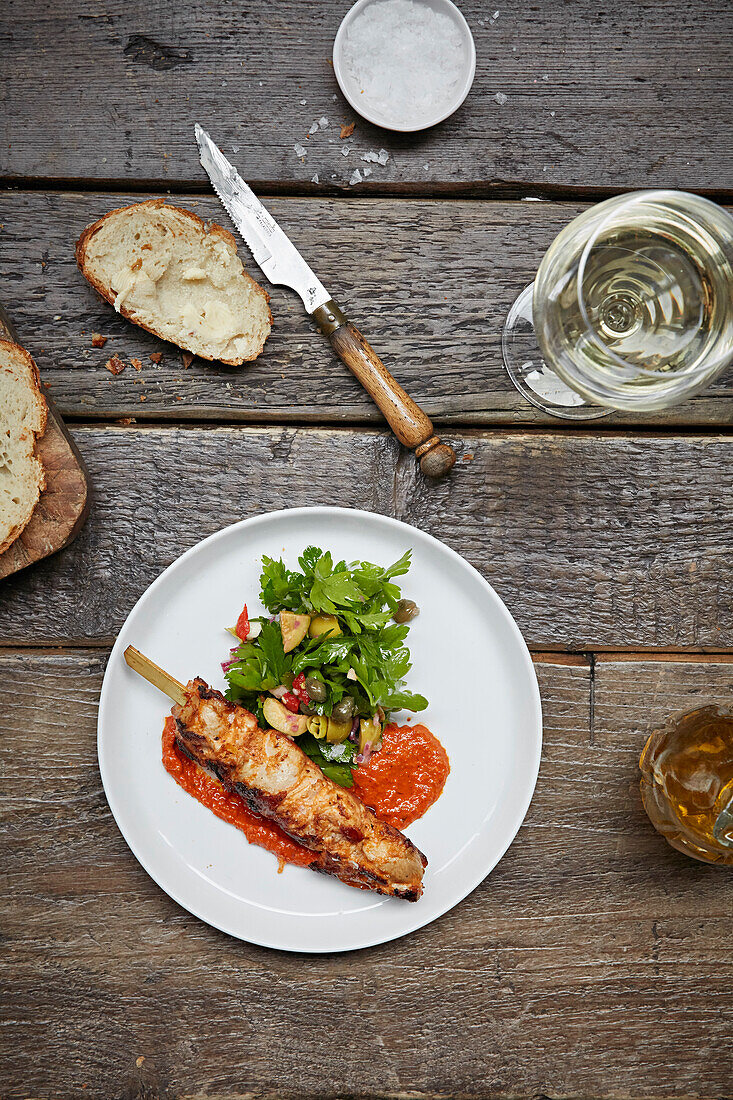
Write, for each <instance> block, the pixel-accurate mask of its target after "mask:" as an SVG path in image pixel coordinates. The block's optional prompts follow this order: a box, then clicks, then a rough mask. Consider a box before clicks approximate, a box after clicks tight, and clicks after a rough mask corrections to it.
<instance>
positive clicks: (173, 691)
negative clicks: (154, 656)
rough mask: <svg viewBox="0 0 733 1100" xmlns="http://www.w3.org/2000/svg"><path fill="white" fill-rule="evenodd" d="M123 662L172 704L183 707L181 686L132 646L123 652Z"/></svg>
mask: <svg viewBox="0 0 733 1100" xmlns="http://www.w3.org/2000/svg"><path fill="white" fill-rule="evenodd" d="M125 660H126V661H127V663H128V665H129V666H130V668H131V669H133V670H134V671H135V672H137V673H138V675H140V676H142V677H143V679H145V680H147V681H148V683H150V684H152V685H153V687H157V688H158V690H159V691H162V692H163V693H164V694H165V695H167V696H169V698H171V699H172V700H173V702H174V703H178V704H179V705H183V703H185V702H186V689H185V688H184V686H183V684H181V683H179V682H178V680H175V679H174V678H173V677H172V676H171V675H170V673H168V672H165V671H164V670H163V669H162V668H160V667H159V666H158V665H156V664H155V662H154V661H151V660H150V658H149V657H146V656H145V654H144V653H141V652H140V650H139V649H135V647H134V645H129V646H128V647H127V649H126V650H125Z"/></svg>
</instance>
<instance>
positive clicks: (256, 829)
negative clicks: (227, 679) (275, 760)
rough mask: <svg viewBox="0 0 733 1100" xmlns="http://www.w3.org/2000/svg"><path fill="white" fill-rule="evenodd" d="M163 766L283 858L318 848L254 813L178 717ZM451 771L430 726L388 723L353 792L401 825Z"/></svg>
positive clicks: (166, 736) (304, 860) (169, 730)
mask: <svg viewBox="0 0 733 1100" xmlns="http://www.w3.org/2000/svg"><path fill="white" fill-rule="evenodd" d="M163 766H164V768H165V770H166V771H167V772H168V774H169V775H170V776H171V777H172V778H173V779H175V781H176V783H178V785H179V787H182V788H183V790H184V791H187V792H188V794H190V795H192V796H193V797H194V798H195V799H197V800H198V801H199V802H200V803H201V804H202V805H203V806H207V807H208V809H210V810H211V811H212V813H215V814H216V816H217V817H220V818H221V819H222V821H227V822H228V823H229V824H230V825H235V826H236V827H237V828H238V829H241V830H242V832H243V833H244V835H245V836H246V838H247V840H248V841H249V842H250V844H259V845H260V847H262V848H267V850H268V851H270V852H272V853H273V854H274V855H276V856H277V857H278V859H279V860H280V862H281V864H282V863H295V864H298V865H299V866H301V867H307V866H308V864H309V863H312V862H313V861H314V859H315V858H316V857H315V855H314V853H313V852H311V851H310V850H309V849H308V848H304V847H303V846H302V845H301V844H298V843H297V842H296V841H294V840H291V838H290V837H289V836H288V835H287V834H286V833H284V832H283V831H282V829H280V828H278V826H277V825H275V824H273V823H272V822H271V821H268V820H267V819H266V818H263V817H259V815H258V814H255V813H252V811H251V810H250V809H249V808H248V806H247V804H246V802H245V801H244V799H243V798H242V797H241V795H238V794H236V793H235V792H233V791H226V790H224V787H223V786H222V785H221V783H220V782H219V780H218V779H215V778H214V777H213V776H211V775H208V774H207V772H205V771H203V770H202V769H201V768H199V767H198V766H197V765H196V764H194V762H193V761H192V760H189V759H188V757H187V756H184V754H183V753H182V752H181V751H180V749H179V748H178V747H177V745H176V723H175V720H174V719H173V718H166V721H165V726H164V727H163ZM449 772H450V764H449V763H448V755H447V753H446V751H445V749H444V748H443V746H442V745H441V743H440V741H438V738H437V737H435V736H434V735H433V734H432V733H431V732H430V730H429V729H427V727H426V726H419V725H418V726H396V725H394V724H390V725H388V726H385V729H384V735H383V737H382V748H381V749H380V750H379V752H378V753H375V754H374V756H372V758H371V759H370V761H369V763H368V764H362V766H361V767H360V768H359V769H358V770H356V771H355V772H354V786H353V787H352V791H353V793H354V794H355V795H356V796H357V797H358V798H360V799H361V801H362V802H363V803H364V804H365V805H366V806H371V807H372V809H373V810H374V811H375V812H376V814H377V816H378V817H380V818H381V819H382V821H387V822H388V823H389V824H390V825H394V826H395V827H396V828H398V829H402V828H404V827H405V826H406V825H410V824H411V823H412V822H413V821H417V819H418V818H419V817H422V816H423V814H424V813H425V812H426V811H427V810H428V809H429V808H430V807H431V806H432V805H433V803H434V802H435V801H436V800H437V799H438V798H439V797H440V794H441V792H442V790H443V787H444V786H445V781H446V779H447V778H448V773H449Z"/></svg>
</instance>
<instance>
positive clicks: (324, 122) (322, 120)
mask: <svg viewBox="0 0 733 1100" xmlns="http://www.w3.org/2000/svg"><path fill="white" fill-rule="evenodd" d="M318 125H319V126H320V127H321V129H322V130H327V129H328V119H327V118H326V117H325V115H324V116H323V118H319V119H318Z"/></svg>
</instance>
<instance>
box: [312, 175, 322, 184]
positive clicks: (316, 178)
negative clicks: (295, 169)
mask: <svg viewBox="0 0 733 1100" xmlns="http://www.w3.org/2000/svg"><path fill="white" fill-rule="evenodd" d="M320 182H321V181H320V180H319V179H318V173H317V172H316V174H315V176H311V183H320Z"/></svg>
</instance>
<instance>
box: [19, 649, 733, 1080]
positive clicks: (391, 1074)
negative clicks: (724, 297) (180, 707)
mask: <svg viewBox="0 0 733 1100" xmlns="http://www.w3.org/2000/svg"><path fill="white" fill-rule="evenodd" d="M105 659H106V654H105V653H104V652H100V651H94V652H81V653H79V652H77V653H44V652H40V651H30V652H29V651H26V652H19V653H4V654H0V690H2V692H3V699H4V701H5V712H4V713H5V722H4V734H3V738H2V742H1V743H0V751H1V752H2V753H3V769H2V775H3V781H2V782H3V806H4V807H5V813H4V820H3V826H2V835H3V841H2V849H3V862H4V871H5V874H6V881H7V888H6V889H5V890H4V891H3V897H2V901H0V906H2V910H3V928H4V934H5V940H4V948H3V952H2V955H1V956H0V988H1V989H2V1000H3V1019H4V1028H3V1038H2V1040H1V1041H0V1042H1V1043H2V1051H3V1054H4V1056H3V1057H2V1058H0V1092H2V1095H3V1096H7V1097H8V1098H9V1100H11V1098H21V1097H23V1098H25V1097H28V1096H41V1095H44V1096H45V1095H47V1094H48V1095H54V1096H64V1097H67V1096H68V1097H76V1096H79V1097H81V1096H86V1097H91V1098H94V1100H106V1098H107V1097H110V1096H121V1095H125V1096H146V1097H150V1098H153V1097H160V1098H162V1097H164V1096H168V1097H171V1096H180V1097H183V1096H186V1097H203V1096H204V1095H205V1096H212V1097H213V1096H215V1097H220V1098H224V1097H227V1100H236V1098H240V1100H244V1097H245V1096H246V1097H251V1096H261V1097H274V1096H277V1097H283V1098H285V1097H295V1096H301V1097H313V1098H315V1097H318V1098H322V1100H330V1098H334V1100H335V1098H336V1097H343V1096H345V1095H348V1096H354V1097H375V1098H376V1097H386V1096H392V1097H394V1096H398V1095H399V1096H405V1095H409V1096H412V1097H415V1098H417V1100H422V1098H430V1097H436V1098H437V1097H446V1096H450V1097H456V1098H460V1097H466V1098H468V1097H471V1098H474V1097H478V1096H494V1097H507V1098H509V1097H514V1098H529V1097H536V1096H539V1095H545V1096H565V1097H588V1096H597V1097H600V1096H606V1097H613V1098H619V1100H620V1098H622V1097H623V1098H628V1097H639V1098H641V1097H659V1098H662V1097H671V1096H675V1097H709V1096H716V1095H717V1096H723V1095H726V1094H727V1089H728V1086H729V1083H730V1079H731V1073H732V1072H733V1061H732V1055H731V1051H732V1049H733V1047H732V1046H731V1038H733V1027H732V1021H731V1012H730V1004H729V1000H730V997H729V994H730V982H731V976H732V975H731V961H730V952H729V950H728V946H729V919H728V914H729V913H730V910H731V905H732V904H733V880H731V876H729V875H725V874H721V872H720V870H718V869H714V868H706V867H704V866H703V865H702V864H699V863H695V862H694V861H692V860H688V859H686V858H685V857H683V856H681V855H680V854H679V853H677V852H674V851H673V850H672V849H671V848H669V847H668V846H666V845H665V844H664V842H663V841H662V840H661V838H660V837H658V836H657V834H656V833H655V832H654V831H653V829H652V828H651V826H650V825H649V823H648V822H647V821H646V819H645V817H644V814H643V811H642V809H641V804H640V800H639V796H638V788H637V779H638V771H637V759H638V754H639V751H640V748H641V746H642V744H643V741H644V737H645V736H646V733H647V731H648V729H649V728H650V724H651V722H653V721H656V720H657V717H658V716H659V715H662V714H665V713H667V712H668V711H669V710H670V709H674V708H675V707H677V706H678V705H679V704H680V702H681V701H682V700H689V699H691V698H697V694H696V693H697V692H698V691H699V690H701V689H702V690H703V691H704V692H705V693H706V695H708V696H709V697H710V698H730V691H731V687H733V681H732V680H731V666H730V664H725V665H720V666H716V665H711V664H708V665H704V666H702V665H695V666H694V667H693V669H692V671H691V670H690V668H689V666H688V665H686V664H685V663H684V662H675V663H670V662H665V663H657V662H653V661H646V660H643V659H640V660H639V661H638V662H637V664H636V667H635V669H634V670H633V674H634V676H635V677H636V682H637V683H638V684H639V685H640V690H639V693H638V695H637V697H636V702H635V709H632V710H630V709H629V705H628V697H629V694H631V695H633V687H634V681H633V680H629V679H628V677H629V672H630V668H629V665H628V664H623V665H620V666H617V665H615V664H614V663H611V662H609V663H608V664H607V665H606V664H604V665H602V666H598V665H597V666H596V670H595V677H594V683H593V684H592V683H591V669H590V667H589V665H588V664H585V665H578V664H574V665H569V664H560V665H552V664H550V663H547V662H544V663H542V664H541V665H539V666H538V673H539V677H540V684H541V691H542V699H543V710H544V716H545V731H544V736H545V744H544V752H543V760H542V767H541V771H540V779H539V783H538V787H537V791H536V794H535V798H534V800H533V803H532V806H531V808H530V811H529V814H528V817H527V820H526V822H525V825H524V826H523V828H522V829H521V831H520V833H519V836H518V838H517V840H516V841H515V843H514V845H513V846H512V848H511V849H510V851H509V852H508V853H507V855H506V856H505V858H504V859H503V860H502V862H501V863H500V864H499V866H498V867H497V868H496V869H495V871H494V872H493V873H492V875H491V876H490V878H489V879H488V880H487V881H486V882H485V883H484V884H483V885H482V886H480V887H479V888H478V889H477V890H476V891H474V893H473V894H471V895H470V896H469V897H468V898H467V899H466V900H465V901H464V902H462V903H461V904H460V905H459V906H458V907H457V908H456V909H455V910H454V911H453V912H451V913H449V914H447V915H446V916H445V917H443V918H441V919H440V920H439V921H437V922H436V923H434V924H432V925H430V926H428V927H427V928H425V929H422V930H421V931H419V932H417V933H415V934H413V935H412V936H410V937H408V938H407V939H404V940H400V941H398V942H396V943H392V944H386V945H384V946H382V947H377V948H373V949H370V950H367V951H360V952H356V953H354V954H352V955H349V956H348V957H347V958H344V957H343V956H333V957H328V956H323V957H314V956H293V955H285V954H280V953H278V952H274V951H267V950H264V949H260V948H255V947H250V946H248V945H246V944H242V943H240V942H238V941H235V940H232V939H230V938H229V937H227V936H225V935H223V934H221V933H219V932H216V931H214V930H213V929H211V928H209V927H207V926H206V925H204V924H203V923H201V922H200V921H198V920H197V919H195V918H194V917H191V916H190V915H189V914H187V913H186V912H184V911H183V910H182V909H180V908H179V907H178V906H177V905H175V904H174V903H173V902H172V901H171V900H170V899H168V898H167V897H166V895H165V894H164V893H163V892H162V891H161V890H160V889H159V888H158V887H157V886H156V885H155V884H154V883H153V882H152V880H150V879H149V878H148V877H147V875H146V874H145V872H144V871H143V870H142V868H140V867H139V865H138V864H137V863H136V861H135V859H134V858H133V856H132V855H131V853H130V852H129V851H128V849H127V847H126V845H125V843H124V841H123V840H122V837H121V836H120V834H119V833H118V831H117V828H116V826H115V824H114V821H113V820H112V817H111V815H110V812H109V810H108V808H107V804H106V801H105V798H104V794H103V792H102V789H101V785H100V780H99V773H98V769H97V764H96V749H95V725H96V703H97V698H98V693H99V687H100V682H101V676H102V671H103V667H104V663H105ZM592 686H593V690H594V693H595V719H594V721H595V726H594V730H593V732H592V733H591V728H590V723H591V711H592V708H591V701H590V693H591V687H592ZM650 698H653V704H652V705H651V706H650V705H649V700H650ZM647 708H648V709H647ZM284 1035H285V1036H286V1037H287V1041H284V1039H283V1036H284ZM571 1054H572V1056H571Z"/></svg>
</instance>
